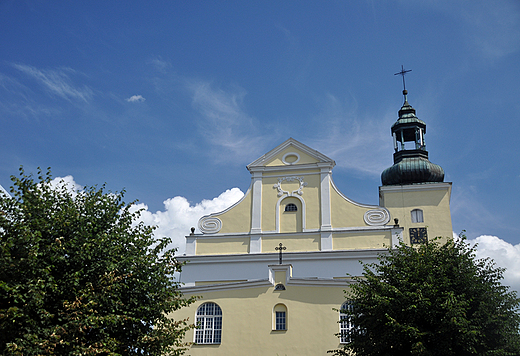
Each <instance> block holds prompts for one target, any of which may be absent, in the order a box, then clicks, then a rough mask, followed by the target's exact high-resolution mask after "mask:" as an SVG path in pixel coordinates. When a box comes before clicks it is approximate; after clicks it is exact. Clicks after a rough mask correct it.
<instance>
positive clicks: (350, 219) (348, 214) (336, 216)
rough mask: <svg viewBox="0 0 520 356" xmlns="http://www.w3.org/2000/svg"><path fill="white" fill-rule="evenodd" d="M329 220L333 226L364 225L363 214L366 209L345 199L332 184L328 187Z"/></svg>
mask: <svg viewBox="0 0 520 356" xmlns="http://www.w3.org/2000/svg"><path fill="white" fill-rule="evenodd" d="M330 205H331V222H332V227H333V228H342V227H354V226H366V225H367V224H366V223H365V221H364V220H363V215H364V214H365V212H366V211H367V210H368V209H367V208H363V207H360V206H357V205H354V204H352V203H351V202H349V201H347V200H345V198H343V197H342V196H341V195H340V194H339V193H338V192H337V191H336V190H335V189H334V187H333V186H332V184H331V187H330Z"/></svg>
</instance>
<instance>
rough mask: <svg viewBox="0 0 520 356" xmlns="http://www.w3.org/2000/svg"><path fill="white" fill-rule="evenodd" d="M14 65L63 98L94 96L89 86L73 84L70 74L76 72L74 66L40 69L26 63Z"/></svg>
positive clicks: (85, 98) (86, 98) (86, 99)
mask: <svg viewBox="0 0 520 356" xmlns="http://www.w3.org/2000/svg"><path fill="white" fill-rule="evenodd" d="M13 67H14V68H16V69H18V70H19V71H21V72H23V73H25V74H27V75H28V76H30V77H32V78H33V79H35V80H36V81H37V82H38V83H40V84H41V85H42V86H43V87H44V88H45V89H47V90H48V91H49V92H50V93H52V94H55V95H58V96H60V97H62V98H63V99H67V100H70V99H79V100H83V101H85V102H86V101H89V100H90V99H91V98H92V96H93V92H92V90H91V89H90V88H89V87H88V86H83V87H77V86H74V85H73V84H72V80H71V78H70V74H75V73H76V71H75V70H74V69H72V68H59V69H38V68H35V67H33V66H29V65H25V64H13Z"/></svg>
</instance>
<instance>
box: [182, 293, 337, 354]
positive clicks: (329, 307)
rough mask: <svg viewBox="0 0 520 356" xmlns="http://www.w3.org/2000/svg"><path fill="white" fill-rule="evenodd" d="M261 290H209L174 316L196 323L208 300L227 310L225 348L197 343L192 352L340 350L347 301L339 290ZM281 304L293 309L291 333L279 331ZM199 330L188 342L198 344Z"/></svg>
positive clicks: (289, 313) (289, 316) (190, 334)
mask: <svg viewBox="0 0 520 356" xmlns="http://www.w3.org/2000/svg"><path fill="white" fill-rule="evenodd" d="M286 288H287V289H286V290H285V291H275V290H274V287H272V286H271V287H258V288H250V289H238V290H230V291H218V292H206V293H203V294H202V297H203V298H202V299H200V300H198V301H197V302H196V303H194V305H192V306H190V307H189V308H183V309H181V310H179V311H176V312H175V313H173V314H172V317H173V318H175V319H177V320H179V319H184V318H189V321H190V322H194V317H195V312H196V310H197V308H198V306H199V305H201V304H202V303H204V302H210V301H211V302H215V303H217V304H218V305H219V306H220V308H221V309H222V342H221V344H220V345H193V346H191V347H190V349H189V351H188V352H187V354H189V355H193V356H197V355H208V354H211V355H215V356H218V355H225V356H232V355H240V356H243V355H252V356H254V355H259V356H271V355H272V356H276V355H279V356H285V355H287V356H301V355H313V356H314V355H323V356H325V355H327V350H331V349H335V348H338V347H339V345H340V344H339V339H338V338H337V337H336V336H335V334H336V333H338V332H339V324H338V320H339V313H338V312H337V311H334V310H333V309H334V308H335V309H339V308H340V307H341V304H342V303H343V302H344V301H345V296H344V292H343V290H344V289H346V288H347V286H346V285H345V286H339V287H306V286H301V287H300V286H291V285H288V286H286ZM278 304H283V305H285V306H286V307H287V330H286V331H276V330H273V310H274V307H275V306H276V305H278ZM193 335H194V332H193V330H192V331H190V332H188V334H187V337H186V340H187V341H190V342H191V341H193Z"/></svg>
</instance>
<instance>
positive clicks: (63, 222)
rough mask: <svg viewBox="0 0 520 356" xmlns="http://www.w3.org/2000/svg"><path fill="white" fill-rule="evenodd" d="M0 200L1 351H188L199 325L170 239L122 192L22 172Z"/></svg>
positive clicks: (129, 353)
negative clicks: (186, 313) (188, 315)
mask: <svg viewBox="0 0 520 356" xmlns="http://www.w3.org/2000/svg"><path fill="white" fill-rule="evenodd" d="M11 179H12V181H13V187H12V188H11V194H12V197H8V196H6V195H5V194H2V196H1V197H0V353H1V354H5V355H51V354H62V355H65V354H67V355H159V354H164V353H167V352H169V353H170V354H171V355H178V354H181V353H182V352H183V347H184V345H183V342H182V339H183V336H184V333H185V331H186V330H187V329H188V328H189V327H191V326H190V325H188V324H187V322H186V321H183V320H180V321H176V320H173V319H171V318H169V317H168V316H167V315H168V314H169V313H171V312H172V311H174V310H177V309H179V308H181V307H183V306H187V305H189V304H190V303H191V302H192V299H185V298H184V297H183V296H182V294H181V293H180V292H179V290H178V288H177V287H178V285H177V283H176V282H175V280H174V279H173V275H174V273H175V272H178V271H180V269H181V263H179V262H178V261H177V260H176V259H175V257H174V252H175V250H167V249H166V247H167V245H168V244H169V243H170V239H168V238H163V239H159V240H157V239H155V238H154V237H153V227H149V226H145V225H143V223H137V218H138V215H139V212H132V211H133V210H135V209H132V204H129V205H127V204H125V203H124V202H123V194H124V192H121V193H107V192H105V187H104V186H103V187H101V188H99V189H98V188H96V187H89V188H85V189H84V190H83V191H80V192H73V191H71V190H70V189H68V188H67V186H65V185H64V184H61V185H59V186H58V187H52V186H51V174H50V169H49V170H48V171H47V172H46V173H42V171H41V170H39V174H38V179H37V180H35V179H34V178H33V177H32V176H31V175H26V174H25V173H24V171H23V169H20V177H14V176H13V177H11Z"/></svg>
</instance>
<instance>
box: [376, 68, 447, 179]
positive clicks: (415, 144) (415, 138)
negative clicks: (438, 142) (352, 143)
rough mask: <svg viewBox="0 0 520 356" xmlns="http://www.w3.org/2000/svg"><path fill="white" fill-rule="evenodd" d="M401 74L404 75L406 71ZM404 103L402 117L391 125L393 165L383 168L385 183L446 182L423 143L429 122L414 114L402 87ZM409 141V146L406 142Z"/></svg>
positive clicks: (406, 93) (442, 171) (441, 171)
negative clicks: (429, 157)
mask: <svg viewBox="0 0 520 356" xmlns="http://www.w3.org/2000/svg"><path fill="white" fill-rule="evenodd" d="M398 74H404V73H403V71H402V72H401V73H398ZM403 96H404V104H403V106H402V107H401V109H400V110H399V118H398V119H397V121H396V122H395V123H394V124H393V125H392V136H393V138H394V151H395V152H394V165H393V166H392V167H389V168H387V169H385V170H384V171H383V173H382V174H381V183H382V184H383V185H405V184H417V183H433V182H442V181H444V170H443V169H442V167H441V166H439V165H437V164H434V163H431V162H430V161H429V160H428V151H426V144H425V143H424V135H425V134H426V124H425V123H424V121H422V120H419V118H418V117H417V116H416V115H415V109H414V108H413V107H412V106H411V105H410V104H409V103H408V97H407V96H408V91H407V90H406V89H404V90H403ZM407 142H409V144H408V145H409V146H408V147H407V146H406V143H407Z"/></svg>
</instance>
